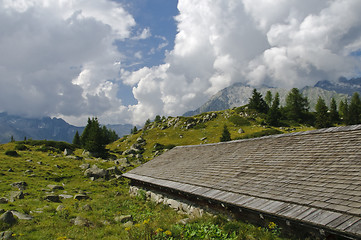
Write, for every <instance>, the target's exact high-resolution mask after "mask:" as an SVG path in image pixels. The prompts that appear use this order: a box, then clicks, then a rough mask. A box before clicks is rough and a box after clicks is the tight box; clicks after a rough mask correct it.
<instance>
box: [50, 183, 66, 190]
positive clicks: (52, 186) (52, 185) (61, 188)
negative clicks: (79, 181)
mask: <svg viewBox="0 0 361 240" xmlns="http://www.w3.org/2000/svg"><path fill="white" fill-rule="evenodd" d="M48 188H49V189H50V190H64V187H63V186H60V185H54V184H49V185H48Z"/></svg>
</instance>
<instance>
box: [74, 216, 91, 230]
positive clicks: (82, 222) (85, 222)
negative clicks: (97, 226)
mask: <svg viewBox="0 0 361 240" xmlns="http://www.w3.org/2000/svg"><path fill="white" fill-rule="evenodd" d="M71 222H72V223H73V224H74V225H76V226H82V227H90V226H91V225H92V223H91V222H90V221H89V220H88V219H86V218H83V217H80V216H77V217H76V218H75V219H72V221H71Z"/></svg>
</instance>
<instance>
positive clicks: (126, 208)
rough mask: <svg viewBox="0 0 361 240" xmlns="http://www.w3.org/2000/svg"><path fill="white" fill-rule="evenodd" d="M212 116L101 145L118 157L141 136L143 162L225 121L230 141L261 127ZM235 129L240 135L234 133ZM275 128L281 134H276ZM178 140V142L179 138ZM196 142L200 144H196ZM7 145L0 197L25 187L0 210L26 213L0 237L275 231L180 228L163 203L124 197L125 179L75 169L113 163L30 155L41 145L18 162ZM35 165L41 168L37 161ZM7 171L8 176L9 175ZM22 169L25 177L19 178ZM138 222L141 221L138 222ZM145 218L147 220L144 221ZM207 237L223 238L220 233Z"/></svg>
mask: <svg viewBox="0 0 361 240" xmlns="http://www.w3.org/2000/svg"><path fill="white" fill-rule="evenodd" d="M216 113H217V117H215V118H213V119H212V120H210V121H207V122H206V123H203V124H202V123H201V124H196V125H195V126H194V127H193V128H192V129H189V130H187V129H186V128H185V126H186V125H187V124H188V123H189V122H192V121H197V120H199V119H203V118H204V117H207V114H208V115H209V113H206V114H202V115H199V116H195V117H193V118H184V117H180V118H179V121H178V124H176V125H172V126H170V127H168V128H166V129H163V130H161V129H162V128H163V127H164V126H165V125H168V123H169V121H174V118H168V119H166V120H164V121H163V122H161V123H151V124H150V125H149V126H148V128H147V129H145V130H141V131H139V132H138V133H136V134H132V135H129V136H127V137H124V138H122V139H120V140H118V141H116V142H114V143H112V144H110V145H109V146H108V147H109V148H110V149H111V150H112V151H113V154H114V155H116V156H117V157H118V158H121V157H129V156H121V155H119V154H117V153H116V152H119V151H120V150H121V151H124V150H126V149H128V148H129V147H130V146H131V145H132V144H134V143H135V142H136V139H137V138H138V137H140V136H142V137H143V138H144V139H145V140H146V143H147V144H146V145H145V152H144V153H143V156H144V158H145V159H144V161H147V160H150V159H152V158H153V156H154V148H153V146H154V144H155V143H161V144H163V145H169V144H173V145H189V144H204V143H214V142H218V141H219V138H220V136H221V134H222V129H223V126H224V124H227V126H228V129H229V130H230V132H231V136H232V138H233V139H234V138H239V137H245V136H247V135H248V136H249V135H250V134H254V133H257V132H260V131H263V130H265V128H264V127H263V126H261V125H260V122H262V119H261V118H259V117H253V118H252V117H249V118H247V120H248V121H249V122H250V123H251V124H250V125H249V126H238V125H237V124H234V123H232V122H230V121H229V117H230V116H232V115H238V114H239V111H237V110H226V111H221V112H216ZM184 122H188V123H184ZM240 127H241V128H242V129H243V130H244V131H245V133H242V134H239V133H238V130H239V128H240ZM308 129H309V128H306V127H304V126H299V127H297V130H308ZM281 131H284V130H282V129H281ZM181 135H182V137H180V136H181ZM204 137H206V138H207V139H206V140H201V139H202V138H204ZM15 147H16V143H8V144H3V145H0V197H7V198H9V194H10V192H12V191H17V189H16V188H14V187H12V186H11V183H14V182H19V181H25V182H26V183H27V184H28V186H27V188H26V189H25V190H24V193H25V194H26V195H25V198H24V199H18V200H16V201H14V202H9V203H7V204H1V205H0V210H1V209H4V210H16V211H19V212H22V213H28V214H31V215H32V216H34V219H33V220H31V221H27V220H19V221H18V223H17V224H15V225H13V226H11V227H8V226H4V225H1V224H0V228H1V229H0V232H1V231H3V230H10V231H12V232H14V234H16V238H17V239H59V240H60V239H145V237H146V236H149V234H154V232H155V231H156V229H158V228H161V229H163V230H170V231H171V232H172V236H174V237H175V238H174V239H181V237H182V236H183V238H182V239H189V238H187V237H186V236H190V235H195V236H201V235H202V234H203V233H202V232H204V231H205V230H207V229H208V230H207V231H209V229H214V230H215V231H216V232H217V231H218V230H219V231H223V232H225V229H231V231H230V230H228V232H229V233H230V235H229V236H231V235H232V234H233V236H234V237H233V238H229V239H237V237H236V235H237V236H239V237H240V238H239V239H278V237H276V235H277V234H273V233H272V231H271V229H267V226H265V228H257V227H255V226H252V225H248V224H243V223H238V222H231V223H226V222H224V221H223V222H222V221H221V222H220V221H217V220H215V219H213V218H209V217H208V218H205V219H201V220H197V221H196V222H194V223H191V224H187V226H186V227H182V226H180V225H177V224H176V222H177V221H178V220H179V219H182V218H184V217H185V216H181V215H178V214H177V213H176V212H174V211H173V210H171V209H170V208H168V207H167V206H164V205H154V204H153V203H151V202H147V201H145V200H144V199H142V198H131V197H130V196H129V194H128V182H127V180H125V179H111V180H100V181H90V180H89V179H88V178H86V177H85V176H84V170H82V169H80V168H79V166H80V165H81V164H83V163H89V164H91V165H92V164H96V165H97V166H98V167H101V168H104V169H105V168H108V167H112V166H114V165H115V164H114V162H113V161H103V160H102V159H95V158H82V159H81V160H75V159H69V158H66V157H64V156H63V155H62V154H59V153H56V152H41V151H38V150H39V149H40V148H41V146H30V145H27V147H28V150H24V151H19V150H18V151H17V152H18V153H19V155H20V156H18V157H10V156H7V155H5V152H6V151H7V150H14V149H15ZM81 153H82V150H81V149H79V150H77V151H75V154H76V155H78V156H81ZM129 159H130V160H131V159H132V158H129ZM28 160H32V161H28ZM40 161H41V162H42V164H38V162H40ZM56 165H58V166H60V168H59V167H57V166H56ZM10 168H12V169H13V170H14V172H9V171H8V169H10ZM128 169H129V168H128ZM26 170H32V171H33V172H32V173H25V171H26ZM49 184H57V185H64V190H56V191H55V194H70V195H73V196H74V195H75V194H77V193H83V192H85V193H87V194H88V196H89V197H90V198H91V199H88V200H82V201H78V200H75V199H73V198H70V199H62V202H61V203H53V202H48V201H45V200H44V197H45V195H46V194H47V193H48V192H50V190H49V189H48V187H47V185H49ZM60 204H62V205H63V206H64V210H62V211H56V208H57V207H58V206H59V205H60ZM86 204H89V205H90V206H91V207H92V210H91V211H85V210H83V209H82V207H83V206H84V205H86ZM126 214H131V215H132V216H133V219H134V224H135V225H134V226H133V227H132V228H130V229H126V228H125V227H124V226H123V225H122V223H118V222H116V221H115V220H114V218H115V217H116V216H118V215H126ZM77 216H81V217H84V218H87V219H88V220H89V221H90V224H89V226H75V225H73V224H72V223H71V219H74V218H75V217H77ZM145 220H146V222H144V221H145ZM148 220H149V222H147V221H148ZM227 224H228V225H227ZM232 224H233V225H232ZM229 225H231V226H229ZM227 226H228V228H227ZM232 229H233V230H232ZM236 233H237V234H236ZM187 234H188V235H187ZM203 235H204V234H203ZM158 236H160V235H158ZM162 236H163V237H158V238H157V239H170V238H169V237H167V236H166V235H165V234H163V235H162ZM214 239H224V235H223V237H219V238H214Z"/></svg>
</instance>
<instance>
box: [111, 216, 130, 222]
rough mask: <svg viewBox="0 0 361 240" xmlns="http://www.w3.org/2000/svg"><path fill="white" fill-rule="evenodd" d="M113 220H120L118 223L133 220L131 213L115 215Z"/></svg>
mask: <svg viewBox="0 0 361 240" xmlns="http://www.w3.org/2000/svg"><path fill="white" fill-rule="evenodd" d="M114 221H116V222H120V223H126V222H129V221H133V216H132V215H120V216H116V217H114Z"/></svg>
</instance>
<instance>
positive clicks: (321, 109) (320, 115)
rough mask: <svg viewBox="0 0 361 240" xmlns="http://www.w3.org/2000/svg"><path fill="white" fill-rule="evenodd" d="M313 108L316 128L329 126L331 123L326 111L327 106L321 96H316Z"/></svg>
mask: <svg viewBox="0 0 361 240" xmlns="http://www.w3.org/2000/svg"><path fill="white" fill-rule="evenodd" d="M315 108H316V122H315V126H316V128H326V127H330V126H331V124H330V119H329V116H328V113H327V111H328V108H327V106H326V103H325V100H323V98H321V97H318V100H317V103H316V107H315Z"/></svg>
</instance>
